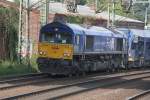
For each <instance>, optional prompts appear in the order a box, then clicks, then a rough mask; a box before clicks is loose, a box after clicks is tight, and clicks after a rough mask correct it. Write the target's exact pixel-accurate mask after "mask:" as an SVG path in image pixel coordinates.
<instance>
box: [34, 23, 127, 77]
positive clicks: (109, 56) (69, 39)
mask: <svg viewBox="0 0 150 100" xmlns="http://www.w3.org/2000/svg"><path fill="white" fill-rule="evenodd" d="M126 44H127V43H126V37H125V36H124V35H123V34H119V33H114V32H112V31H109V30H108V29H105V28H103V27H96V26H93V27H90V28H88V29H87V28H83V27H81V26H80V25H77V24H62V23H59V22H53V23H50V24H47V25H45V26H44V27H42V28H41V31H40V41H39V45H38V51H39V55H38V59H37V63H38V66H39V69H40V71H41V72H46V73H51V74H65V75H66V74H76V73H85V72H89V71H98V70H117V69H120V68H125V65H126V63H127V60H126V59H125V58H126V57H127V45H126Z"/></svg>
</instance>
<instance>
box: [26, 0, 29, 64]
mask: <svg viewBox="0 0 150 100" xmlns="http://www.w3.org/2000/svg"><path fill="white" fill-rule="evenodd" d="M29 4H30V1H29V0H27V1H26V8H27V14H26V32H27V64H28V66H30V9H29Z"/></svg>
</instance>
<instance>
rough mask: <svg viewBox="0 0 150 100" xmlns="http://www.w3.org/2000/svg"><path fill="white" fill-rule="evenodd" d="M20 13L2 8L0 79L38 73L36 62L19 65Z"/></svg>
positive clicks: (0, 17) (0, 8) (32, 60)
mask: <svg viewBox="0 0 150 100" xmlns="http://www.w3.org/2000/svg"><path fill="white" fill-rule="evenodd" d="M18 23H19V12H18V10H15V9H12V8H5V7H0V77H3V76H11V75H20V74H27V73H35V72H37V68H36V63H35V62H34V61H35V60H34V59H33V58H32V59H31V64H30V66H28V64H27V63H26V62H23V63H22V64H19V62H18V56H17V48H18V47H17V46H18Z"/></svg>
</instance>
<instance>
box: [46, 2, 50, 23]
mask: <svg viewBox="0 0 150 100" xmlns="http://www.w3.org/2000/svg"><path fill="white" fill-rule="evenodd" d="M48 15H49V0H46V24H48Z"/></svg>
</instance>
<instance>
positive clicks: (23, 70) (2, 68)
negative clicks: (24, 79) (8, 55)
mask: <svg viewBox="0 0 150 100" xmlns="http://www.w3.org/2000/svg"><path fill="white" fill-rule="evenodd" d="M36 72H37V68H36V67H35V66H34V67H33V66H30V67H29V66H27V65H25V64H18V63H16V62H9V61H3V62H1V64H0V77H1V76H8V75H21V74H28V73H36Z"/></svg>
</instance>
